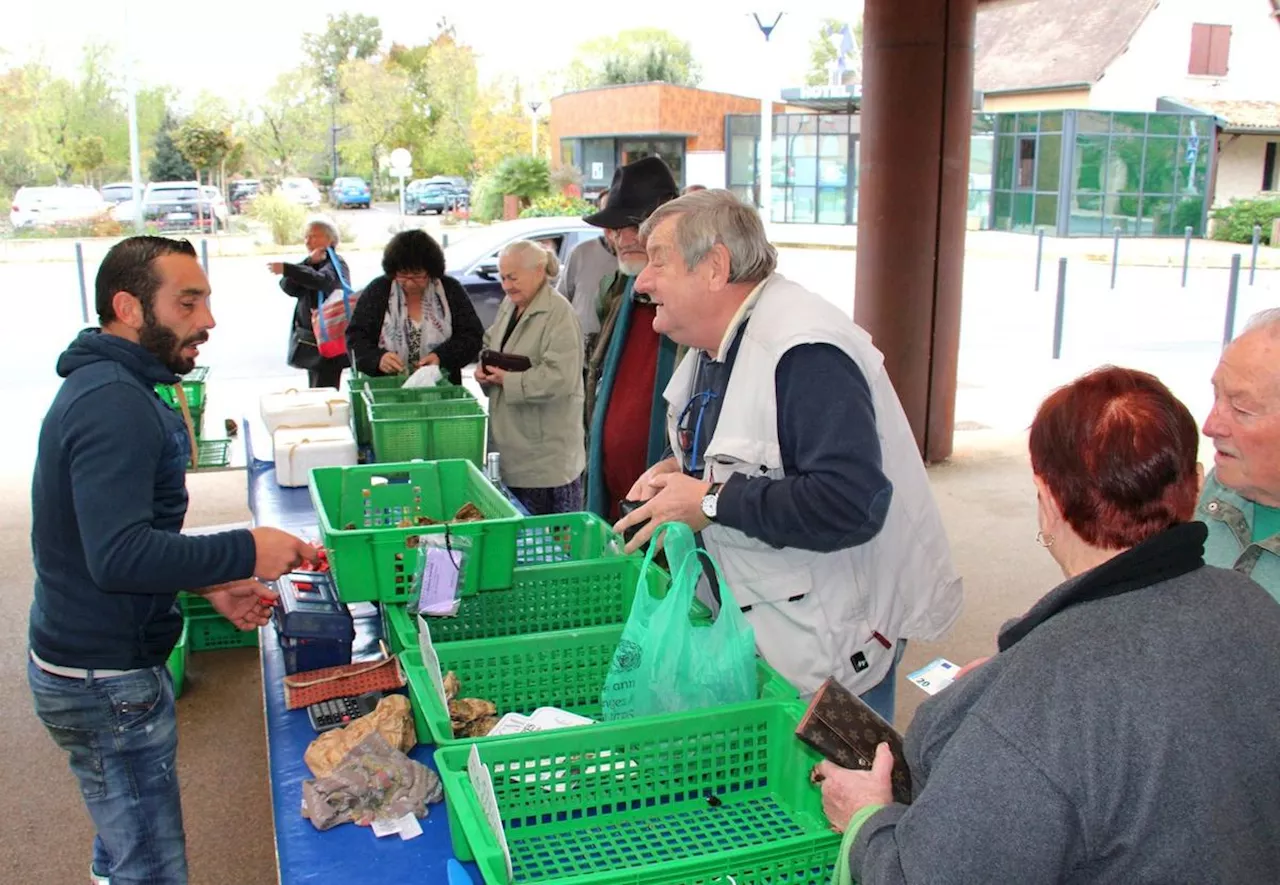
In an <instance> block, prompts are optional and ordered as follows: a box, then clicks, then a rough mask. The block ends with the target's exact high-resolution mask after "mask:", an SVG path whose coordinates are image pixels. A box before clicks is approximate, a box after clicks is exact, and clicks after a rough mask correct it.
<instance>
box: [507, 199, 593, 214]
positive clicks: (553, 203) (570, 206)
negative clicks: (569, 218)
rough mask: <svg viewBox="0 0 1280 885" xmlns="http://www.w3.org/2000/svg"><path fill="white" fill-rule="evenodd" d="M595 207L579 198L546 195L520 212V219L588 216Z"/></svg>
mask: <svg viewBox="0 0 1280 885" xmlns="http://www.w3.org/2000/svg"><path fill="white" fill-rule="evenodd" d="M595 210H596V207H595V206H593V205H591V203H589V202H587V201H586V200H584V199H582V198H581V197H568V196H565V195H564V194H548V195H547V196H545V197H537V198H536V199H534V201H533V202H532V203H530V204H529V207H528V208H527V209H524V210H522V211H521V212H520V217H521V218H545V217H547V216H561V215H576V216H577V217H579V218H581V217H582V216H583V215H590V214H591V213H592V212H594V211H595Z"/></svg>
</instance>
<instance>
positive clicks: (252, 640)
mask: <svg viewBox="0 0 1280 885" xmlns="http://www.w3.org/2000/svg"><path fill="white" fill-rule="evenodd" d="M178 607H179V608H180V609H181V610H182V636H181V637H179V639H178V644H177V645H175V646H174V647H173V651H172V652H170V654H169V660H168V661H167V662H166V666H168V668H169V674H170V675H171V676H173V693H174V696H175V697H176V696H178V695H181V694H182V687H183V685H184V683H185V682H186V674H187V665H188V663H190V661H191V653H192V652H195V651H219V650H221V649H226V648H257V647H258V631H257V630H241V629H239V628H238V627H236V625H235V624H232V623H231V622H230V621H228V620H227V619H226V618H224V617H223V616H222V615H221V614H219V613H218V612H216V611H214V608H213V605H212V604H211V603H210V602H209V601H208V600H207V599H205V598H204V597H203V596H199V595H198V594H195V593H179V594H178Z"/></svg>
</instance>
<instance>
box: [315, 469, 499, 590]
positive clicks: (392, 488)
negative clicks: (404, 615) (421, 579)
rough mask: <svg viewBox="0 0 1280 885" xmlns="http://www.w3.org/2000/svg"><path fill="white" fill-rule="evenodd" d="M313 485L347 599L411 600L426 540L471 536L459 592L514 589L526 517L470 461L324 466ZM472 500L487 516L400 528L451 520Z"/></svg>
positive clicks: (335, 576)
mask: <svg viewBox="0 0 1280 885" xmlns="http://www.w3.org/2000/svg"><path fill="white" fill-rule="evenodd" d="M375 479H381V480H383V481H382V482H375ZM309 488H310V491H311V503H312V505H313V506H314V507H315V511H316V516H317V517H318V519H319V524H320V538H321V540H322V542H323V544H324V546H325V547H326V548H327V549H328V551H329V564H330V567H331V568H332V570H333V579H334V582H335V583H336V584H337V587H338V595H339V596H340V597H341V599H342V601H343V602H373V601H381V602H404V601H405V600H406V599H408V598H409V596H411V595H412V593H413V590H414V588H413V581H414V576H415V574H416V572H417V567H418V562H419V557H420V555H421V554H420V552H419V551H418V549H417V547H416V541H417V537H418V536H419V535H446V534H447V535H448V536H449V537H452V538H467V539H470V543H471V548H470V555H469V557H468V558H467V561H466V562H465V563H464V565H463V568H462V575H461V579H460V581H459V589H458V592H459V594H460V595H463V596H466V595H471V594H474V593H475V592H477V591H478V590H493V589H499V588H502V587H510V586H511V581H512V575H513V572H514V570H515V537H516V530H517V529H518V528H519V525H520V515H519V512H518V511H517V510H516V509H515V506H514V505H513V504H512V503H511V502H510V501H508V500H507V498H506V496H505V495H503V494H502V493H501V492H500V491H498V490H497V489H496V488H494V487H493V484H492V483H490V482H489V481H488V480H487V479H485V477H484V474H482V473H481V472H480V471H479V470H478V469H477V468H476V466H475V465H474V464H472V463H471V462H470V461H462V460H454V461H425V462H413V463H408V464H374V465H364V466H360V467H318V468H316V469H315V470H313V471H311V478H310V481H309ZM467 503H472V504H475V505H476V506H477V507H479V508H480V512H481V513H483V514H484V516H485V519H484V520H482V521H480V522H464V523H449V524H448V525H434V526H419V525H408V526H401V522H402V521H406V520H409V521H412V520H414V519H415V518H416V517H419V516H425V517H428V518H431V519H435V520H442V519H449V518H452V517H453V515H454V514H455V513H457V512H458V510H459V509H460V508H461V507H462V506H463V505H464V504H467Z"/></svg>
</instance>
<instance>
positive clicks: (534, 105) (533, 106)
mask: <svg viewBox="0 0 1280 885" xmlns="http://www.w3.org/2000/svg"><path fill="white" fill-rule="evenodd" d="M540 107H542V102H541V101H539V100H538V99H536V98H531V99H529V111H530V113H532V114H533V155H534V156H535V157H536V156H538V108H540Z"/></svg>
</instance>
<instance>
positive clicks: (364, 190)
mask: <svg viewBox="0 0 1280 885" xmlns="http://www.w3.org/2000/svg"><path fill="white" fill-rule="evenodd" d="M369 202H370V196H369V183H368V182H367V181H365V180H364V179H363V178H357V177H355V176H354V175H345V176H342V177H340V178H335V179H334V180H333V186H332V187H330V188H329V203H330V205H332V206H333V207H334V208H335V209H346V208H348V207H352V206H354V207H355V208H357V209H368V208H369Z"/></svg>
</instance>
